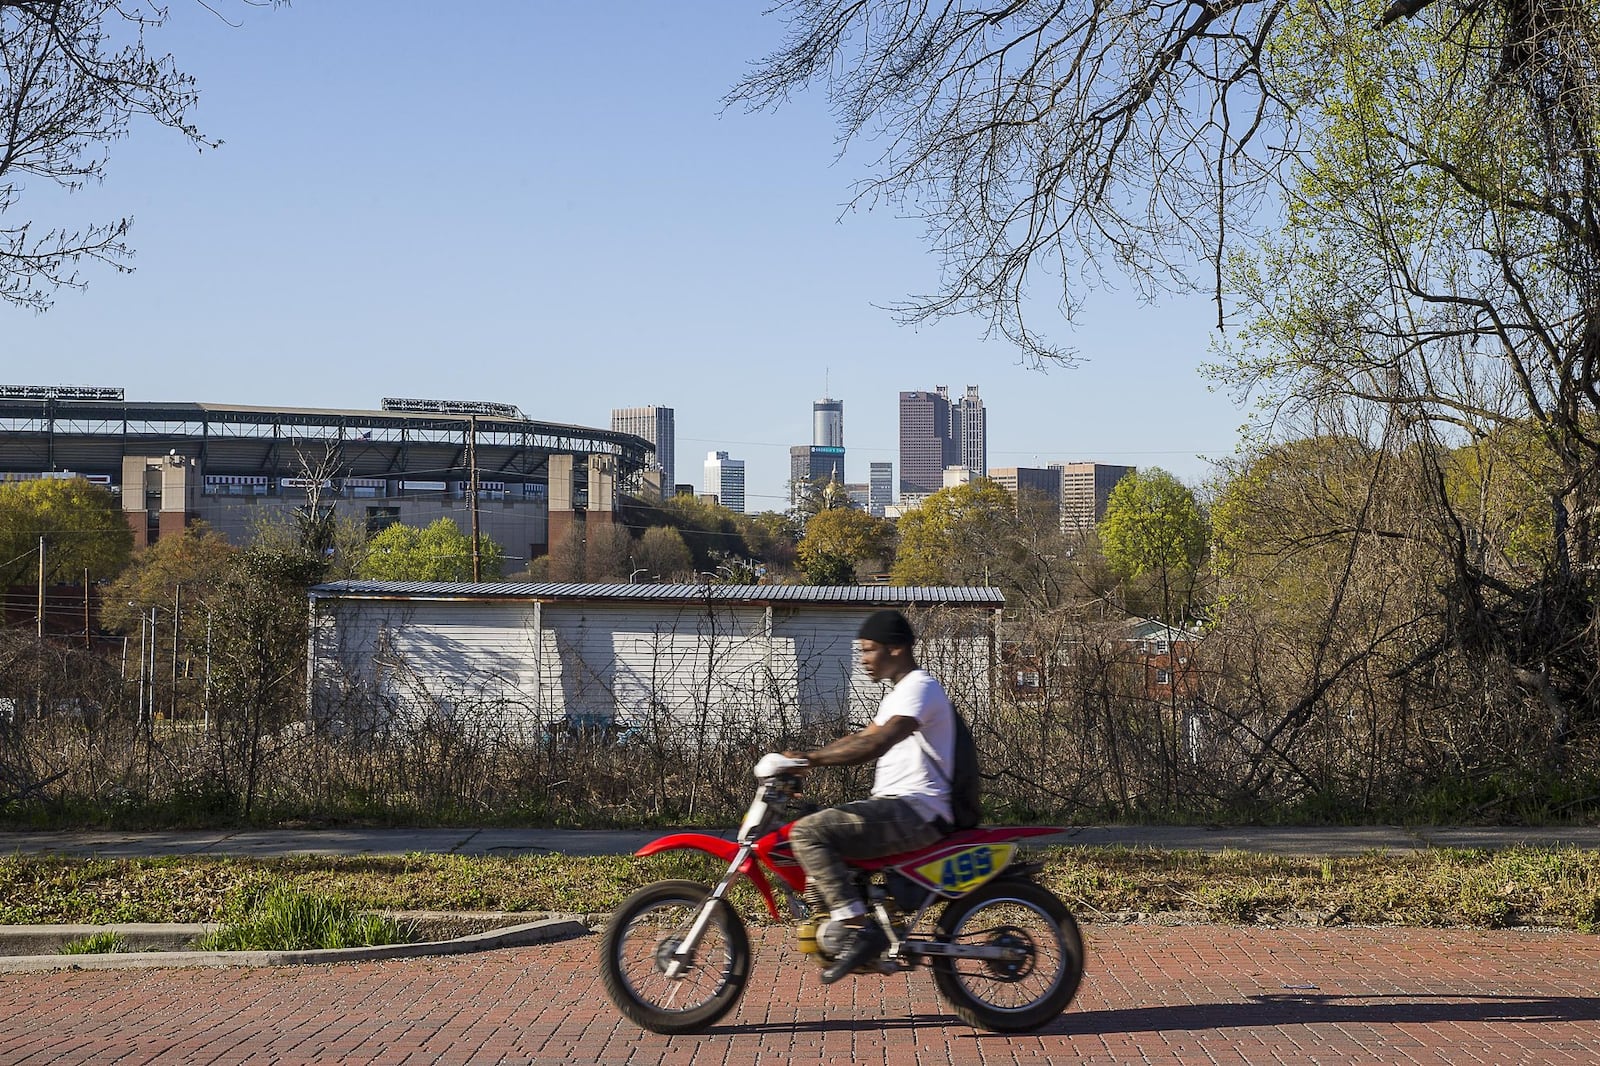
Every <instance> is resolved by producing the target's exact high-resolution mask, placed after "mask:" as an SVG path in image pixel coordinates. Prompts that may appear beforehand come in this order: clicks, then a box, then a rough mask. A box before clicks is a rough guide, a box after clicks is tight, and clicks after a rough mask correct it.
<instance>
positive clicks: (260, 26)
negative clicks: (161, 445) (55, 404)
mask: <svg viewBox="0 0 1600 1066" xmlns="http://www.w3.org/2000/svg"><path fill="white" fill-rule="evenodd" d="M760 8H761V5H750V4H742V3H736V2H733V0H721V2H712V0H693V2H692V3H690V2H686V3H685V4H683V5H673V6H672V7H671V8H670V9H669V8H667V7H663V6H661V5H654V4H644V3H636V2H629V0H623V2H622V3H620V4H617V5H609V6H607V7H605V8H593V9H588V8H585V9H581V10H580V9H576V8H570V7H569V8H561V7H557V8H546V7H544V6H542V5H523V4H510V3H493V4H485V5H484V6H483V9H482V10H481V11H480V10H478V9H476V8H475V9H474V11H472V12H464V13H463V14H462V15H461V17H458V18H453V19H430V18H428V17H426V15H427V13H428V12H429V10H430V9H427V8H423V7H421V6H420V5H417V6H416V7H414V8H406V6H405V5H403V4H402V5H400V6H399V7H398V8H397V7H396V6H395V5H384V6H382V7H380V6H379V5H377V4H373V3H370V2H367V0H349V2H348V3H342V4H337V5H327V4H322V5H310V4H295V5H291V6H287V7H262V8H245V7H242V6H241V7H238V8H236V9H235V8H230V11H229V17H230V18H231V19H232V20H233V21H234V22H237V23H239V24H240V25H237V26H235V25H230V24H229V23H227V22H224V21H223V20H222V19H220V18H219V17H217V16H216V15H215V14H213V13H211V12H209V11H207V10H206V9H205V7H204V6H203V5H172V7H171V20H170V24H169V25H168V26H166V27H163V28H161V29H159V30H154V31H152V35H151V43H152V46H153V47H154V48H155V49H156V50H157V51H158V52H162V53H164V52H166V51H170V52H171V53H172V54H173V55H174V57H175V58H176V61H177V63H178V65H179V66H180V67H181V68H183V69H184V70H185V71H187V72H189V73H191V74H193V75H194V76H195V78H196V80H197V85H198V91H199V98H200V104H199V107H198V109H197V110H196V112H195V116H194V117H195V120H196V121H197V122H198V123H199V125H200V128H201V129H202V131H203V132H205V133H206V134H207V135H209V136H211V137H215V138H218V139H221V140H222V141H224V142H225V143H224V144H222V145H221V146H220V147H218V148H216V149H214V150H208V151H205V152H201V153H196V152H195V151H194V148H193V146H191V145H190V144H189V143H188V142H186V141H185V140H184V139H183V138H182V137H179V136H177V135H175V134H173V133H172V132H171V131H169V130H163V129H159V128H155V127H152V126H150V125H148V124H139V123H135V124H134V125H133V126H132V127H131V128H130V130H129V132H128V135H127V136H126V137H124V138H121V139H119V140H117V141H115V142H114V143H112V144H110V145H109V147H108V149H107V151H108V155H109V164H108V170H107V173H106V178H105V181H104V182H103V183H98V184H91V185H89V186H88V187H86V188H83V189H81V190H79V191H77V192H74V193H72V194H71V195H70V196H69V195H65V194H60V193H57V192H56V191H55V190H52V189H50V188H49V187H48V185H47V184H46V183H42V182H35V183H32V185H31V186H30V188H29V189H28V190H27V195H26V196H25V197H23V198H22V199H21V200H19V202H18V204H17V205H16V206H15V207H14V208H13V209H12V210H11V211H10V212H8V215H7V217H8V218H10V219H14V220H15V221H16V222H18V223H21V222H23V221H28V222H31V223H32V224H33V226H34V227H35V229H36V230H37V231H39V232H43V231H45V230H47V229H50V228H53V227H62V226H65V227H68V228H69V229H70V228H71V227H72V226H73V225H74V224H81V223H82V222H83V221H85V220H105V219H115V218H121V217H124V216H132V217H133V218H134V220H135V225H134V227H133V229H132V231H131V233H130V234H129V237H130V239H131V241H132V242H133V245H134V247H135V249H136V251H137V258H136V259H134V260H133V262H132V264H131V265H132V266H133V267H134V268H135V272H134V273H132V274H127V275H123V274H118V273H116V272H114V271H112V270H111V269H109V268H102V267H97V266H94V265H89V266H86V267H85V269H84V270H83V272H82V275H83V276H82V280H83V281H84V282H85V283H86V286H87V287H86V288H84V289H81V290H80V289H75V288H64V289H62V290H60V291H59V292H58V293H57V295H56V298H55V306H54V307H53V309H51V310H50V311H49V312H47V313H45V314H36V313H34V312H32V311H28V310H24V309H20V308H16V307H10V306H0V329H3V330H4V332H5V334H6V338H7V340H6V344H5V351H6V352H7V354H8V356H9V358H10V361H9V363H8V364H7V365H9V366H10V367H11V369H10V370H9V371H8V372H6V374H5V377H7V378H9V379H13V380H20V381H30V380H37V379H44V381H43V382H42V383H61V384H74V383H82V384H91V385H122V386H125V387H126V388H127V389H128V396H129V399H130V400H147V401H152V402H158V401H168V400H180V401H194V402H216V403H237V404H251V405H258V406H296V405H299V406H309V407H317V408H326V409H362V408H374V407H376V406H377V405H378V403H379V401H380V399H381V398H382V397H383V396H417V397H437V398H441V399H483V400H492V401H498V402H503V403H510V404H515V405H517V406H518V407H520V408H521V409H522V410H523V411H524V412H526V413H527V415H528V416H529V417H530V418H535V419H541V420H545V421H549V422H559V423H567V424H573V425H579V426H588V427H596V428H601V427H605V426H607V425H608V420H609V415H610V411H611V410H612V409H613V408H622V407H626V406H630V405H634V404H639V403H657V404H660V405H663V406H667V407H671V408H673V409H674V411H675V413H676V447H677V448H678V449H680V450H681V451H682V454H684V455H685V456H694V457H695V458H696V462H698V459H699V458H700V457H703V456H704V455H705V453H707V452H710V451H718V450H724V451H728V452H730V453H731V454H732V455H735V456H740V457H743V458H744V459H745V461H746V464H747V467H746V474H747V509H750V510H775V509H781V508H782V507H783V506H785V503H786V497H787V486H786V481H787V477H788V473H789V469H788V467H789V448H790V447H791V446H793V445H795V444H796V443H799V442H803V441H806V440H808V439H810V436H811V427H810V425H809V421H808V420H809V418H810V414H811V412H810V411H808V410H807V408H808V406H809V403H810V401H811V400H813V399H815V398H816V397H818V396H823V395H827V396H830V397H834V398H837V399H839V400H841V401H842V402H843V403H844V404H845V406H846V408H847V411H848V413H849V416H850V417H849V423H848V426H847V446H848V449H849V458H848V469H849V477H850V478H851V479H853V480H855V481H860V480H862V479H863V476H864V474H865V473H866V471H867V470H868V465H867V464H869V463H870V462H873V461H892V462H898V456H897V439H896V418H897V411H896V400H897V394H898V392H899V391H900V390H901V389H905V388H911V387H916V386H917V384H918V383H920V382H930V383H931V382H937V381H947V382H952V383H954V386H955V387H956V388H957V389H959V388H960V387H961V385H962V384H964V383H966V382H969V381H977V382H981V383H982V387H983V397H984V401H985V404H986V406H987V407H988V408H989V410H990V412H991V413H990V419H989V420H990V427H989V433H988V452H989V455H988V462H989V464H991V465H998V466H1005V465H1035V464H1036V463H1037V464H1042V463H1044V462H1046V461H1049V460H1054V459H1059V460H1063V461H1070V460H1075V459H1091V458H1092V459H1096V460H1099V461H1102V462H1110V463H1127V464H1132V465H1138V466H1140V467H1148V466H1152V465H1159V466H1163V467H1165V468H1167V469H1169V470H1171V471H1172V472H1173V473H1174V474H1176V475H1178V476H1179V477H1181V478H1184V479H1185V480H1189V481H1191V482H1194V481H1198V480H1199V479H1200V478H1202V477H1204V476H1205V475H1206V474H1207V472H1208V470H1209V466H1208V465H1207V463H1206V462H1205V461H1204V460H1201V459H1198V458H1196V457H1197V456H1199V455H1207V456H1212V457H1227V456H1229V455H1231V453H1232V452H1233V450H1234V447H1235V443H1236V434H1235V432H1234V430H1235V427H1236V426H1237V425H1238V423H1239V422H1240V421H1241V420H1242V418H1241V415H1240V411H1239V409H1238V408H1237V407H1236V406H1235V405H1234V404H1233V403H1232V402H1231V400H1230V398H1229V397H1228V396H1227V395H1226V394H1225V393H1221V392H1211V391H1209V390H1208V388H1207V385H1206V383H1205V381H1203V380H1202V379H1201V378H1200V377H1199V375H1198V374H1197V373H1196V368H1197V367H1198V366H1199V365H1200V364H1201V363H1202V362H1204V361H1206V360H1207V359H1208V358H1209V347H1210V343H1211V340H1212V338H1213V337H1214V336H1215V335H1216V334H1215V319H1216V311H1215V308H1214V307H1212V306H1210V305H1208V303H1207V301H1206V300H1205V299H1204V298H1203V297H1197V298H1193V299H1189V298H1172V299H1168V300H1165V301H1163V302H1162V303H1161V304H1159V305H1156V306H1154V307H1152V306H1150V305H1148V304H1147V303H1146V302H1145V301H1144V300H1142V299H1141V298H1140V295H1139V294H1138V293H1137V292H1135V291H1132V290H1130V289H1127V288H1126V287H1123V288H1121V289H1119V288H1118V287H1117V285H1116V284H1115V283H1113V284H1109V285H1105V286H1099V287H1088V288H1085V289H1084V290H1083V291H1082V292H1081V293H1078V292H1075V294H1074V296H1075V301H1076V300H1078V299H1079V298H1081V303H1082V313H1081V315H1080V317H1079V319H1078V324H1077V325H1076V326H1075V327H1073V328H1068V327H1067V326H1066V325H1065V324H1064V323H1061V322H1059V321H1055V322H1052V321H1051V315H1050V310H1049V308H1050V307H1051V306H1053V305H1054V302H1055V299H1056V298H1057V296H1058V294H1052V293H1049V292H1041V293H1040V294H1039V296H1040V298H1041V304H1042V307H1041V310H1040V312H1039V314H1038V316H1037V317H1036V322H1037V323H1038V324H1039V325H1040V327H1041V328H1047V327H1052V328H1049V332H1050V333H1051V334H1052V335H1053V339H1056V340H1059V341H1061V342H1062V343H1065V344H1068V345H1070V346H1072V347H1074V348H1076V349H1077V350H1079V351H1080V352H1082V353H1083V355H1084V356H1085V358H1086V359H1087V362H1085V363H1084V364H1082V365H1081V366H1079V367H1077V368H1073V369H1062V368H1048V369H1046V370H1036V369H1032V368H1030V367H1028V366H1026V365H1021V364H1019V363H1018V359H1017V353H1016V351H1015V349H1013V348H1011V347H1009V346H1008V345H1007V344H1006V343H1004V342H1003V341H1002V340H1000V339H997V338H994V337H992V336H991V335H990V334H989V331H988V330H987V328H986V324H985V323H984V322H983V321H981V320H977V319H961V318H956V319H949V320H945V321H940V322H932V323H923V324H920V325H917V326H915V327H911V326H906V325H901V324H899V323H898V322H897V321H896V319H895V317H894V315H893V314H892V313H891V312H890V311H888V310H885V308H888V307H892V306H893V305H895V304H896V303H898V302H899V301H900V300H902V299H903V298H904V297H905V296H906V295H907V294H909V293H916V292H927V291H930V290H931V289H933V288H934V287H935V286H936V285H937V283H938V274H939V259H938V257H937V256H936V255H933V254H930V253H929V251H928V250H927V248H926V246H925V245H924V243H923V234H922V226H921V223H920V221H919V220H918V219H917V218H916V217H915V215H916V209H915V205H914V204H910V205H906V206H907V210H904V211H895V210H887V209H880V210H871V209H869V208H868V207H866V206H862V207H861V208H860V209H852V210H847V209H846V208H845V207H844V206H843V205H844V204H845V203H846V202H847V201H848V199H849V197H850V195H851V191H852V188H853V187H854V184H855V182H856V180H857V179H859V178H860V177H861V176H862V175H863V174H864V173H865V172H867V171H869V170H870V166H871V153H870V152H856V151H853V150H847V151H845V152H844V153H843V154H842V155H841V153H840V150H839V146H838V144H837V143H836V130H835V127H834V122H833V118H832V116H831V114H830V113H829V109H828V107H827V105H826V102H825V101H823V100H821V99H820V98H816V97H809V96H808V97H802V98H797V99H796V100H794V101H793V102H792V103H791V104H789V105H787V106H785V107H784V108H782V109H781V110H779V111H778V112H775V113H770V114H760V115H750V114H746V113H744V112H743V111H742V110H740V109H737V108H734V109H727V110H724V109H723V107H722V104H721V98H722V96H723V94H724V93H725V92H726V91H727V90H728V88H729V87H730V86H731V85H732V84H733V83H734V82H735V81H737V80H738V78H739V77H740V76H741V75H742V74H743V73H744V72H745V70H746V69H747V64H748V62H749V61H750V60H752V59H753V58H755V57H757V56H760V55H763V54H765V53H767V52H769V51H770V50H771V49H772V48H773V47H775V46H776V44H777V42H778V40H779V39H780V38H781V34H782V22H781V19H778V18H768V17H764V16H763V15H762V14H761V11H760ZM407 11H409V12H411V14H406V13H405V12H407ZM234 16H237V17H236V18H234ZM375 26H377V27H381V32H379V33H375V32H374V27H375ZM489 31H492V32H489ZM420 69H426V70H428V71H429V72H430V76H429V77H428V78H418V77H417V76H416V71H418V70H420ZM597 72H604V75H605V76H603V77H599V76H596V75H597ZM578 84H581V85H584V86H585V87H586V89H585V92H584V93H582V94H577V95H574V94H573V93H572V92H571V86H573V85H578ZM308 114H315V115H318V116H319V120H318V121H317V122H315V123H308V122H306V121H304V119H303V116H305V115H308ZM419 124H420V125H429V126H432V127H434V128H447V129H449V130H450V137H451V143H452V145H453V148H452V150H451V151H449V152H422V153H419V152H418V151H417V141H416V130H417V129H418V128H419ZM535 131H536V133H537V135H536V136H535V135H532V134H533V133H534V132H535ZM552 145H556V146H559V150H552V149H551V147H550V146H552ZM489 160H492V161H493V165H478V164H485V163H486V162H487V161H489ZM641 160H648V161H649V166H648V179H647V180H641V178H640V173H641V171H640V161H641ZM40 367H44V368H48V373H41V372H40V371H39V370H37V369H35V368H40ZM896 473H897V474H898V473H899V471H898V470H897V471H896ZM691 479H692V478H685V477H684V476H683V472H681V471H680V472H678V473H677V475H676V477H675V480H677V481H687V480H691Z"/></svg>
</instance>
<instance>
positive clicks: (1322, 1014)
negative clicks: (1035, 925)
mask: <svg viewBox="0 0 1600 1066" xmlns="http://www.w3.org/2000/svg"><path fill="white" fill-rule="evenodd" d="M1592 1021H1600V999H1594V998H1584V997H1579V996H1445V995H1439V996H1405V997H1395V996H1382V997H1379V996H1331V995H1329V996H1291V995H1264V996H1253V997H1251V998H1250V999H1249V1000H1247V1001H1245V1002H1243V1003H1189V1004H1184V1005H1183V1006H1177V1007H1133V1008H1128V1009H1123V1010H1086V1011H1072V1010H1069V1011H1068V1012H1067V1013H1065V1014H1063V1015H1062V1016H1061V1017H1060V1018H1058V1019H1057V1020H1056V1021H1054V1022H1052V1023H1050V1024H1049V1025H1047V1026H1045V1027H1044V1028H1042V1029H1037V1030H1034V1031H1033V1033H1032V1034H1029V1035H1033V1036H1093V1035H1099V1034H1109V1033H1159V1032H1168V1033H1170V1032H1184V1031H1206V1030H1216V1029H1235V1028H1247V1029H1248V1028H1262V1027H1266V1026H1286V1025H1318V1024H1330V1023H1331V1024H1338V1023H1344V1024H1352V1025H1404V1024H1429V1023H1437V1022H1522V1023H1535V1024H1536V1023H1539V1022H1592ZM952 1026H953V1027H961V1028H965V1027H966V1023H965V1022H963V1021H962V1020H961V1019H960V1018H957V1017H956V1016H955V1015H952V1014H943V1015H937V1014H936V1015H913V1016H911V1017H898V1018H814V1019H807V1020H804V1021H795V1022H768V1023H766V1024H744V1025H718V1026H714V1027H712V1028H711V1029H710V1030H708V1032H709V1033H715V1034H717V1035H719V1036H737V1035H741V1034H751V1033H754V1034H759V1033H780V1032H781V1033H817V1032H821V1033H849V1032H883V1031H885V1030H899V1029H916V1028H923V1029H933V1028H947V1027H952ZM970 1035H971V1036H973V1037H975V1038H978V1039H985V1038H997V1039H1002V1040H1009V1039H1012V1038H1013V1036H1014V1035H1015V1034H1010V1033H989V1032H983V1031H981V1030H973V1031H972V1032H971V1034H970Z"/></svg>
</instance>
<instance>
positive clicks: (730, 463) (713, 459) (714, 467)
mask: <svg viewBox="0 0 1600 1066" xmlns="http://www.w3.org/2000/svg"><path fill="white" fill-rule="evenodd" d="M702 484H703V489H702V491H703V492H705V494H706V495H707V496H715V497H716V498H717V502H718V503H720V504H722V506H724V507H726V508H727V509H728V510H730V511H734V512H736V513H739V514H743V513H744V460H743V459H729V458H728V453H727V452H707V453H706V476H705V481H704V482H703V483H702Z"/></svg>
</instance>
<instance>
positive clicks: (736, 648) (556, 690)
mask: <svg viewBox="0 0 1600 1066" xmlns="http://www.w3.org/2000/svg"><path fill="white" fill-rule="evenodd" d="M1003 605H1004V598H1003V596H1002V595H1001V593H1000V591H999V590H998V589H993V588H966V587H910V586H862V587H823V586H782V585H773V586H766V585H717V584H703V585H595V584H552V583H540V584H512V583H496V584H436V583H394V582H338V583H334V584H328V585H320V586H318V587H316V588H314V589H312V590H311V612H312V633H311V641H310V645H311V646H310V650H309V654H310V680H309V686H310V698H311V706H310V711H311V715H312V720H313V721H314V722H318V723H323V724H329V725H334V726H336V727H339V728H345V729H355V730H360V729H372V728H377V729H394V728H399V729H405V728H409V727H412V726H415V725H419V724H422V723H425V722H428V721H435V720H439V719H440V718H444V719H450V720H462V719H470V720H474V721H476V722H478V723H481V724H482V725H484V726H488V727H492V728H497V729H500V730H503V731H504V732H505V734H506V735H507V736H508V738H512V739H522V740H533V739H536V738H538V737H540V736H543V735H546V734H547V733H548V732H550V731H551V730H552V729H554V728H560V727H573V726H576V727H584V728H609V729H615V730H618V731H626V730H631V729H644V728H650V727H658V726H661V725H667V724H670V725H674V726H677V727H690V728H694V729H699V730H703V731H706V732H725V731H730V730H741V731H752V730H753V733H754V735H762V734H781V733H784V732H787V731H789V730H792V729H796V728H799V727H801V726H804V725H806V724H809V723H811V722H816V721H831V720H835V719H848V720H849V721H851V722H853V723H855V724H857V725H860V724H864V722H865V721H866V720H867V719H868V718H870V716H871V714H872V713H873V711H874V710H876V707H877V704H878V700H879V699H880V698H881V695H882V692H883V688H882V686H881V685H880V684H878V683H875V682H872V681H869V680H868V679H867V677H866V676H865V675H864V674H863V673H862V672H861V671H860V669H859V668H858V667H857V665H856V661H855V636H856V631H857V629H858V628H859V626H860V624H861V622H862V620H863V619H865V617H866V616H867V615H868V614H869V613H870V612H872V611H874V610H878V609H880V608H884V607H894V608H899V609H903V610H905V611H906V612H907V614H908V615H909V616H910V617H911V618H912V619H913V622H914V624H916V626H917V629H918V636H919V640H918V647H917V655H918V659H919V661H920V662H921V663H922V664H923V665H924V666H926V667H928V668H929V669H930V670H931V671H933V672H934V673H935V675H936V676H938V677H939V678H940V679H941V680H942V681H943V682H944V683H945V686H946V688H948V689H949V690H950V692H951V695H952V697H953V698H954V699H955V700H956V701H957V703H958V705H960V706H962V707H963V708H964V709H965V710H967V712H968V713H969V714H970V715H975V716H976V715H978V714H981V711H982V709H983V708H985V707H987V706H988V704H989V699H990V694H991V692H992V689H993V684H994V678H995V676H996V674H995V671H996V663H997V651H996V649H997V647H998V631H997V630H998V626H999V622H1000V609H1001V607H1002V606H1003Z"/></svg>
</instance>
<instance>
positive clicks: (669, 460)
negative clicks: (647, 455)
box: [611, 407, 694, 496]
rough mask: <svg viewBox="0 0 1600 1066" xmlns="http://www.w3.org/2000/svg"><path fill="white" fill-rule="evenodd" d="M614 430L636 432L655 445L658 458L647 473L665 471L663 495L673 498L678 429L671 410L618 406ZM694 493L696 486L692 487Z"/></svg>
mask: <svg viewBox="0 0 1600 1066" xmlns="http://www.w3.org/2000/svg"><path fill="white" fill-rule="evenodd" d="M611 428H612V429H613V430H616V431H617V432H619V433H632V434H633V435H634V436H636V437H643V438H644V439H645V440H647V441H649V442H650V443H651V444H653V445H655V448H656V457H655V458H654V459H653V460H651V461H650V463H649V465H648V466H647V467H646V469H647V470H659V471H661V494H662V495H663V496H670V495H672V494H673V493H674V492H675V491H676V486H677V479H676V477H675V476H674V475H675V473H676V471H675V469H674V466H675V463H674V452H675V451H676V449H675V448H674V447H673V436H674V430H673V425H672V408H670V407H618V408H613V409H612V411H611ZM690 491H691V492H693V491H694V489H693V486H691V487H690Z"/></svg>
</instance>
